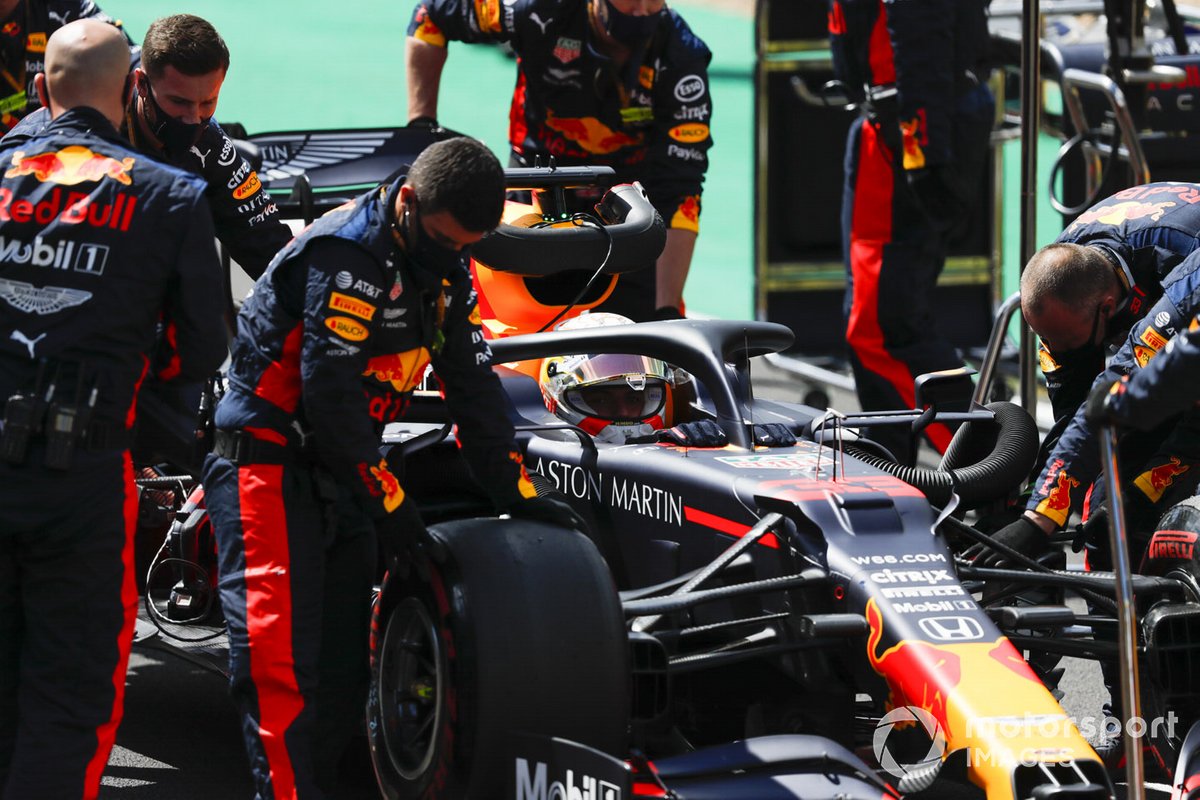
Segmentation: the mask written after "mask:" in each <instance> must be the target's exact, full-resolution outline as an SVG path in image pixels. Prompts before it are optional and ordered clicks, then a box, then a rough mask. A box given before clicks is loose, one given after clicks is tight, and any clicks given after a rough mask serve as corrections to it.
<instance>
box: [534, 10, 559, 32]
mask: <svg viewBox="0 0 1200 800" xmlns="http://www.w3.org/2000/svg"><path fill="white" fill-rule="evenodd" d="M529 19H530V20H532V21H533V22H536V23H537V26H538V27H539V28H541V29H542V34H543V35H545V33H546V26H547V25H549V24H550V23H551V22H553V21H554V20H553V19H548V20H546V21H545V22H542V18H541V17H539V16H538V15H537V12H536V11H535V12H534V13H532V14H530V15H529Z"/></svg>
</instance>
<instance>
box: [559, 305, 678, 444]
mask: <svg viewBox="0 0 1200 800" xmlns="http://www.w3.org/2000/svg"><path fill="white" fill-rule="evenodd" d="M631 324H633V320H631V319H629V318H628V317H623V316H621V315H620V314H611V313H608V312H597V313H587V312H585V313H583V314H581V315H579V316H578V317H574V318H573V319H569V320H566V321H564V322H562V323H560V324H558V325H557V326H555V330H560V331H568V330H583V329H586V328H599V327H604V326H607V325H631ZM538 377H539V380H538V383H539V385H540V386H541V390H542V399H543V400H544V401H545V403H546V408H548V409H549V410H550V411H551V412H552V413H554V414H556V415H557V416H558V417H559V418H561V419H563V420H565V421H566V422H569V423H571V424H572V425H577V426H579V427H580V428H582V429H583V430H585V431H587V432H588V433H590V434H591V435H592V436H594V437H595V438H596V440H597V441H601V442H613V443H616V444H624V443H625V442H626V441H627V440H629V439H631V438H635V437H639V436H647V435H650V434H652V433H653V432H654V431H656V430H660V429H662V428H663V427H664V421H663V420H664V416H665V414H666V411H665V409H666V408H667V405H668V400H669V393H670V391H671V387H672V370H671V369H670V368H669V367H668V366H667V365H666V363H664V362H663V361H660V360H659V359H657V358H649V357H647V356H635V355H627V354H621V353H599V354H594V355H587V354H585V355H570V356H552V357H550V358H547V359H545V360H543V361H542V366H541V369H540V372H539V376H538Z"/></svg>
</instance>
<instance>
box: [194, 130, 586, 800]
mask: <svg viewBox="0 0 1200 800" xmlns="http://www.w3.org/2000/svg"><path fill="white" fill-rule="evenodd" d="M503 205H504V172H503V170H502V168H501V167H500V163H499V161H497V160H496V157H495V156H494V155H492V154H491V152H490V151H488V150H487V148H486V147H484V145H482V144H480V143H479V142H476V141H475V140H473V139H467V138H455V139H450V140H446V141H442V142H438V143H436V144H433V145H431V146H430V147H429V148H427V149H426V150H425V151H423V152H422V153H421V154H420V155H419V156H418V157H417V159H416V161H415V162H414V163H413V166H412V168H411V171H410V172H409V173H408V175H407V177H400V178H399V179H397V180H396V181H394V182H392V183H391V184H388V185H384V186H381V187H378V188H377V189H374V190H372V191H369V192H367V193H366V194H363V195H361V196H360V197H358V198H357V199H356V200H354V201H353V202H352V203H348V204H346V205H344V206H342V207H340V208H338V209H336V210H334V211H331V212H329V213H328V214H326V215H325V216H324V217H322V218H321V219H319V220H318V221H317V222H315V223H314V224H313V225H312V226H310V227H309V228H308V229H307V230H306V231H305V232H304V233H302V234H301V235H300V236H298V237H297V238H296V239H295V240H293V241H292V242H291V243H290V244H289V245H288V246H287V247H286V248H284V250H283V251H281V252H280V254H279V255H278V256H277V257H276V259H275V260H274V261H273V262H272V264H271V267H270V268H269V269H268V270H267V273H266V274H265V275H264V276H263V277H262V278H260V279H259V281H258V282H257V284H256V285H255V289H254V292H253V294H252V295H251V296H250V297H249V299H247V301H246V303H245V305H243V307H242V311H241V313H240V315H239V317H238V333H237V336H236V338H235V341H234V345H233V354H232V358H231V364H230V367H229V372H228V382H229V390H228V392H227V393H226V395H225V397H224V398H223V399H222V401H221V402H220V404H219V405H218V407H217V411H216V420H215V421H216V424H217V426H218V433H217V436H216V437H215V438H216V449H215V451H214V453H213V454H212V455H210V456H209V457H208V460H207V462H206V464H205V469H204V486H205V489H206V492H207V499H208V503H209V511H210V514H211V516H212V521H213V527H214V530H215V533H216V538H217V544H218V552H219V563H220V575H221V579H220V595H221V604H222V607H223V608H224V610H225V615H226V618H227V619H228V621H229V629H230V671H231V673H232V684H231V688H232V694H233V696H234V699H235V701H236V702H237V704H238V707H239V709H240V711H241V714H242V716H243V720H244V724H243V729H244V732H245V736H246V746H247V749H248V752H249V754H250V764H251V769H252V771H253V772H254V777H255V781H256V784H257V787H258V796H259V798H284V797H298V798H301V800H304V798H312V797H322V796H325V795H326V794H327V793H328V792H330V791H332V789H333V783H334V781H335V778H336V766H337V763H338V759H339V757H340V755H341V753H342V751H343V749H344V748H345V745H346V743H347V741H348V740H349V739H350V738H351V737H352V736H353V735H354V734H355V733H357V732H359V731H361V730H362V725H363V708H364V704H365V700H366V690H367V680H368V621H369V615H370V596H371V586H372V583H373V582H374V581H375V580H376V578H377V577H378V576H377V574H376V571H375V566H374V555H375V552H376V533H378V536H379V539H380V540H381V543H382V544H383V546H384V551H385V552H387V553H392V552H396V551H398V550H400V549H402V547H403V542H404V541H412V540H413V539H414V538H416V537H418V536H420V535H421V532H422V531H423V530H424V528H423V526H422V523H421V519H420V514H419V513H418V511H417V510H416V509H415V508H414V501H413V500H411V499H408V498H407V497H406V494H405V491H404V489H403V487H402V486H401V483H400V480H399V474H398V472H396V471H393V465H389V463H388V462H387V460H386V459H385V458H383V457H381V456H380V449H379V444H380V436H381V433H382V428H383V425H384V424H385V423H388V422H392V421H395V420H397V419H399V418H400V417H402V416H403V414H404V412H405V409H406V407H407V405H408V402H409V395H410V393H411V392H412V390H413V387H414V386H415V385H416V384H417V383H419V382H420V381H421V379H422V377H423V375H424V372H425V367H426V366H427V365H429V364H432V366H433V368H434V370H435V372H436V374H437V376H438V378H439V380H440V381H441V383H442V386H443V389H444V394H445V399H446V404H447V407H448V409H449V411H450V413H451V415H452V416H453V418H454V420H455V421H456V423H457V425H458V431H459V441H460V444H461V445H462V453H463V455H464V457H465V458H466V460H467V462H468V464H469V466H470V468H471V471H472V473H473V474H474V475H475V476H476V478H478V479H479V480H480V481H481V482H482V483H484V484H486V486H487V488H488V489H489V490H490V492H491V495H492V497H493V499H494V502H495V505H496V507H497V508H498V509H501V510H505V511H507V512H508V513H510V514H513V515H516V516H524V517H529V518H536V519H543V520H546V521H550V522H559V523H565V524H567V525H568V526H572V525H573V526H577V527H580V529H581V530H582V527H583V523H582V521H581V520H580V519H579V518H578V517H577V515H575V513H574V512H573V511H572V510H571V508H570V506H568V505H567V504H566V503H565V502H564V501H559V500H556V499H554V498H550V497H536V496H535V494H534V489H533V486H532V485H531V483H530V482H529V479H528V477H527V475H526V473H525V470H524V467H523V466H522V457H521V455H520V454H519V453H518V452H517V451H516V450H515V448H514V444H513V427H512V424H511V422H510V421H509V419H508V417H507V415H506V412H505V409H506V408H507V407H508V402H507V399H506V396H505V395H504V393H503V390H502V388H501V386H500V382H499V379H498V378H497V377H496V376H495V374H494V373H493V372H492V371H491V369H490V367H489V366H488V364H489V361H490V359H491V352H490V348H489V347H488V346H487V343H486V342H485V341H484V338H483V333H482V331H481V330H480V326H479V313H478V309H477V306H476V301H475V293H474V290H473V289H472V286H471V276H470V273H469V272H468V270H467V266H466V262H465V257H466V251H467V248H468V247H469V246H470V245H471V244H473V243H475V242H477V241H478V240H479V239H480V238H481V237H482V236H483V234H484V233H485V232H487V231H489V230H491V229H492V228H494V227H495V226H496V225H497V224H498V222H499V220H500V214H501V210H502V208H503Z"/></svg>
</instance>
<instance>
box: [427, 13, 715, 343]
mask: <svg viewBox="0 0 1200 800" xmlns="http://www.w3.org/2000/svg"><path fill="white" fill-rule="evenodd" d="M408 36H409V38H408V41H407V46H406V64H407V69H408V114H409V120H410V121H409V124H410V125H419V124H436V123H435V122H434V119H435V118H436V116H437V101H438V90H439V85H440V80H441V74H442V68H443V66H444V65H445V61H446V55H447V40H450V39H455V40H461V41H467V42H485V41H491V42H495V41H503V42H508V43H509V44H510V45H511V46H512V48H513V49H514V50H515V51H516V54H517V85H516V89H515V91H514V92H513V99H512V109H511V112H510V120H511V122H510V126H509V142H510V144H511V145H512V163H513V165H514V166H532V165H533V164H534V163H535V162H536V161H538V160H539V159H540V161H541V163H543V164H545V163H547V161H548V159H549V157H551V156H553V157H554V159H555V160H556V162H557V163H558V164H560V165H575V164H589V165H591V164H595V165H602V166H609V167H612V168H613V169H615V170H616V175H617V179H616V182H617V183H627V182H631V181H633V180H638V181H641V183H642V185H643V186H644V187H645V188H646V192H647V194H648V196H649V197H650V202H652V203H653V204H654V207H655V208H657V209H658V211H659V213H660V214H661V215H662V218H663V220H664V221H665V222H666V223H667V243H666V247H665V248H664V249H663V252H662V255H660V256H659V258H658V261H657V264H656V265H654V266H652V267H648V268H647V269H645V270H638V271H635V272H632V273H627V274H625V275H622V276H621V278H620V280H619V281H617V285H616V288H615V289H614V291H613V294H612V296H611V297H610V298H609V299H608V300H606V301H605V302H604V303H603V304H601V305H600V306H599V308H600V309H601V310H603V311H612V312H616V313H620V314H623V315H625V316H627V317H631V318H633V319H635V320H639V321H643V320H647V319H651V318H655V319H674V318H678V317H680V316H682V313H683V287H684V284H685V282H686V280H687V274H688V269H689V267H690V265H691V260H692V253H693V251H694V249H695V246H696V236H697V234H698V233H699V230H700V196H701V183H702V181H703V180H704V173H705V170H706V169H707V168H708V149H709V147H711V145H712V137H711V135H710V133H709V123H710V118H711V116H712V97H711V95H710V94H709V88H708V63H709V61H710V60H711V58H712V55H711V53H710V52H709V50H708V48H707V47H706V46H705V44H704V42H702V41H701V40H700V39H699V38H698V37H697V36H696V35H695V34H694V33H692V31H691V29H690V28H689V27H688V25H687V23H686V22H684V20H683V18H682V17H680V16H679V14H678V13H677V12H676V11H675V10H674V9H671V8H668V7H667V5H666V2H665V0H505V2H504V3H503V4H500V3H466V2H462V0H421V2H419V3H418V5H417V7H416V10H415V11H414V13H413V18H412V21H411V23H410V24H409V28H408ZM599 200H600V196H599V194H596V195H595V196H592V195H590V194H588V193H587V192H580V193H577V194H576V197H575V203H577V205H576V206H573V207H572V209H571V210H574V211H586V210H588V208H589V207H590V206H591V205H594V204H595V203H596V202H598V201H599ZM571 294H574V292H572V293H571Z"/></svg>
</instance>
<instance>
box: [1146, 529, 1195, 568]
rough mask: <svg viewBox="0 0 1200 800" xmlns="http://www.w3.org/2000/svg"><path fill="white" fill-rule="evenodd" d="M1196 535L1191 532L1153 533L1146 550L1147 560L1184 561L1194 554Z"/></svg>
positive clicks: (1189, 559)
mask: <svg viewBox="0 0 1200 800" xmlns="http://www.w3.org/2000/svg"><path fill="white" fill-rule="evenodd" d="M1196 537H1197V534H1195V533H1192V532H1191V531H1155V533H1154V536H1153V537H1151V539H1150V548H1149V550H1147V555H1148V557H1149V558H1169V559H1184V560H1186V561H1191V560H1192V557H1193V556H1195V554H1196Z"/></svg>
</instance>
